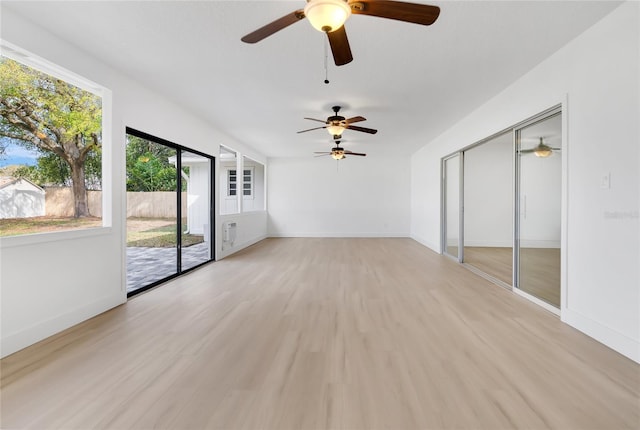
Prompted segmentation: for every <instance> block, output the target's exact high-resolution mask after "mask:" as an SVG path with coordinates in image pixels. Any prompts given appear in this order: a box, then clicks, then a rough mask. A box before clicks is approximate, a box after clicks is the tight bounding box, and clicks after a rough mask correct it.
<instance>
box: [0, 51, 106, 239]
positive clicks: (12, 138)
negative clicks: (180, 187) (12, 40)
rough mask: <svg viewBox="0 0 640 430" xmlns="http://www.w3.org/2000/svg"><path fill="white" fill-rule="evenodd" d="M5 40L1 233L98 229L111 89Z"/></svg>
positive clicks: (0, 90)
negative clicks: (104, 135) (108, 101)
mask: <svg viewBox="0 0 640 430" xmlns="http://www.w3.org/2000/svg"><path fill="white" fill-rule="evenodd" d="M1 44H2V48H3V49H2V55H1V56H0V231H1V233H0V235H2V236H16V235H24V234H30V233H42V232H51V231H60V230H77V229H85V228H92V227H101V226H102V225H103V219H102V218H103V217H102V211H103V207H105V208H106V206H104V205H103V204H102V203H103V198H102V182H103V180H102V171H103V165H102V164H103V162H102V158H103V150H104V146H103V137H102V130H103V123H105V121H107V120H108V119H107V117H108V115H109V111H108V109H105V107H104V106H103V105H104V98H105V95H107V94H108V90H106V89H104V88H102V87H99V86H98V85H96V84H94V83H92V82H89V81H87V80H86V79H84V78H81V77H79V76H77V75H75V74H73V73H71V72H69V71H66V70H64V69H61V68H60V67H58V66H56V65H53V64H51V63H49V62H47V61H46V60H43V59H40V58H38V57H36V56H34V55H32V54H27V53H26V52H24V51H23V50H21V49H20V48H17V47H15V46H13V45H11V44H9V43H7V42H4V41H2V42H1ZM23 106H30V107H31V108H30V109H24V108H23Z"/></svg>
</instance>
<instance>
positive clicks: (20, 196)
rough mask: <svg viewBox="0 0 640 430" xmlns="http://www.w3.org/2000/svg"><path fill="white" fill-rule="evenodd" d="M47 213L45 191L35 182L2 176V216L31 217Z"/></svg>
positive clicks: (0, 210)
mask: <svg viewBox="0 0 640 430" xmlns="http://www.w3.org/2000/svg"><path fill="white" fill-rule="evenodd" d="M44 215H45V191H44V190H43V189H42V188H40V187H39V186H37V185H36V184H34V183H33V182H31V181H29V180H27V179H22V178H13V177H8V176H2V177H0V218H30V217H36V216H44Z"/></svg>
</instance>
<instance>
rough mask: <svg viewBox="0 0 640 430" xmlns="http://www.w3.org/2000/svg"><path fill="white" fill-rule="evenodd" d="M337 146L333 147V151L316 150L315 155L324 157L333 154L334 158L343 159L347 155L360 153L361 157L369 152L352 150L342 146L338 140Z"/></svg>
mask: <svg viewBox="0 0 640 430" xmlns="http://www.w3.org/2000/svg"><path fill="white" fill-rule="evenodd" d="M335 142H336V146H335V148H331V152H314V154H316V155H315V157H322V156H324V155H331V157H332V158H333V159H334V160H342V159H343V158H346V156H347V155H359V156H361V157H364V156H366V155H367V154H363V153H361V152H352V151H349V150H346V149H344V148H341V147H340V141H339V140H336V141H335Z"/></svg>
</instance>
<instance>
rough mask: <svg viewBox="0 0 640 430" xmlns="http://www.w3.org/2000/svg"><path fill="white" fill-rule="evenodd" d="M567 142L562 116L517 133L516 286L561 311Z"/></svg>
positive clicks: (555, 116) (533, 124)
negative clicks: (563, 157) (562, 225)
mask: <svg viewBox="0 0 640 430" xmlns="http://www.w3.org/2000/svg"><path fill="white" fill-rule="evenodd" d="M561 137H562V122H561V115H560V113H559V112H558V113H556V114H553V115H551V116H549V117H546V118H544V119H542V120H539V121H535V122H533V123H532V124H528V125H525V126H524V127H522V128H520V129H518V130H516V141H517V144H518V157H517V160H518V165H517V173H518V184H517V185H518V187H517V193H516V196H517V198H518V205H517V232H516V233H517V235H516V238H517V240H516V244H517V264H518V271H517V273H518V277H517V282H516V287H517V288H518V289H519V290H520V291H522V292H524V293H527V294H530V295H532V296H534V297H535V298H537V299H539V300H542V301H544V302H545V303H548V304H550V305H552V306H554V307H557V308H559V307H560V231H561V225H560V220H561V203H562V192H561V191H562V152H561V149H562V145H561V144H562V141H561Z"/></svg>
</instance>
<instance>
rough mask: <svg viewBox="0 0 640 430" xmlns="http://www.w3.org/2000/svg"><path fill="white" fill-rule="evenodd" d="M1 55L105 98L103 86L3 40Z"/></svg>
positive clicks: (0, 46)
mask: <svg viewBox="0 0 640 430" xmlns="http://www.w3.org/2000/svg"><path fill="white" fill-rule="evenodd" d="M0 54H1V55H3V56H5V57H7V58H11V59H12V60H15V61H17V62H19V63H22V64H24V65H26V66H29V67H31V68H33V69H36V70H39V71H41V72H42V73H46V74H47V75H51V76H53V77H54V78H58V79H61V80H63V81H65V82H68V83H70V84H71V85H75V86H76V87H78V88H81V89H83V90H85V91H88V92H90V93H92V94H95V95H97V96H100V97H103V91H104V90H105V88H104V87H103V86H102V85H99V84H97V83H95V82H93V81H91V80H89V79H87V78H85V77H82V76H80V75H78V74H76V73H74V72H72V71H70V70H67V69H65V68H64V67H60V66H58V65H57V64H54V63H52V62H50V61H48V60H46V59H44V58H42V57H39V56H38V55H35V54H33V53H31V52H29V51H27V50H25V49H22V48H20V47H19V46H17V45H14V44H12V43H10V42H7V41H6V40H3V39H0Z"/></svg>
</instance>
